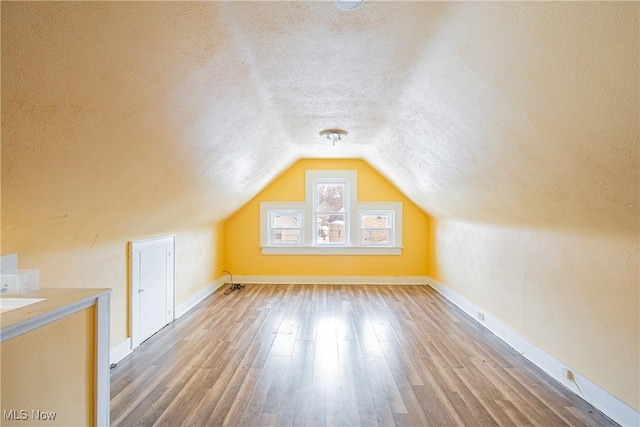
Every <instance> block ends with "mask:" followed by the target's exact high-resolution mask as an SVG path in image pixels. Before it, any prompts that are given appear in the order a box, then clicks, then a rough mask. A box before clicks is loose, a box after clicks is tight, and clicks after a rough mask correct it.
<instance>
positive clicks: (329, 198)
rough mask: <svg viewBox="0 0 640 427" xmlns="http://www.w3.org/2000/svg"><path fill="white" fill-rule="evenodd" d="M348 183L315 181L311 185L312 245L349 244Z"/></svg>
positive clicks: (341, 181)
mask: <svg viewBox="0 0 640 427" xmlns="http://www.w3.org/2000/svg"><path fill="white" fill-rule="evenodd" d="M348 194H349V191H348V181H346V180H338V181H336V180H326V179H317V180H315V181H314V183H313V217H314V219H315V222H314V233H313V235H314V237H315V240H314V244H317V245H346V244H348V243H349V239H348V238H347V236H348V234H347V233H348V229H347V225H348V221H347V220H346V218H347V217H348V215H349V211H348V209H347V207H346V204H345V199H347V198H348Z"/></svg>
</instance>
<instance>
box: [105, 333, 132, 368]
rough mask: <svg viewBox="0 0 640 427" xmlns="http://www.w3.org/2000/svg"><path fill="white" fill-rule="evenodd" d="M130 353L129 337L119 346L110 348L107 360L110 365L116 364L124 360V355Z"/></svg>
mask: <svg viewBox="0 0 640 427" xmlns="http://www.w3.org/2000/svg"><path fill="white" fill-rule="evenodd" d="M131 351H132V348H131V337H129V338H127V339H126V340H124V341H122V342H121V343H120V344H118V345H116V346H115V347H112V348H111V351H110V357H109V360H110V361H111V363H118V362H119V361H121V360H122V359H124V357H125V356H126V355H128V354H129V353H131Z"/></svg>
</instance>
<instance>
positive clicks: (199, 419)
mask: <svg viewBox="0 0 640 427" xmlns="http://www.w3.org/2000/svg"><path fill="white" fill-rule="evenodd" d="M222 291H223V290H219V291H216V292H215V293H214V294H213V295H212V296H211V297H209V298H208V299H206V300H205V301H203V302H202V303H200V304H199V305H198V306H197V307H196V308H195V309H194V310H192V311H191V312H190V313H188V314H186V315H184V316H183V317H181V318H180V319H178V320H177V321H176V322H173V323H172V324H170V325H169V326H167V327H166V328H164V329H163V330H162V331H160V332H158V333H157V334H156V335H154V336H153V337H151V338H150V339H149V340H147V341H146V342H145V343H143V344H142V345H141V346H140V347H138V348H137V349H136V350H135V351H134V352H133V353H132V354H130V355H129V356H127V357H126V358H125V359H123V360H122V361H120V362H119V363H118V365H117V367H116V368H115V369H113V370H112V372H111V381H112V383H111V420H112V425H113V426H152V425H159V426H160V425H162V426H209V425H210V426H214V425H215V426H217V425H229V426H266V425H269V426H291V425H295V426H532V425H536V426H566V425H576V426H607V425H615V424H614V423H613V422H612V421H611V420H609V419H608V418H606V417H604V416H603V415H602V414H600V413H599V412H597V411H596V410H595V409H594V408H593V407H592V406H590V405H589V404H587V403H586V402H585V401H583V400H582V399H580V398H578V397H577V396H575V395H573V394H572V393H570V392H569V391H568V390H566V389H565V388H564V387H563V386H562V385H560V384H558V383H557V382H556V381H555V380H553V379H551V378H550V377H549V376H547V375H546V374H545V373H544V372H542V371H541V370H540V369H538V368H537V367H536V366H534V365H533V364H531V363H530V362H529V361H527V360H526V359H524V358H523V357H522V356H521V355H520V354H518V353H517V352H515V351H514V350H513V349H511V348H510V347H508V346H507V345H506V344H504V343H503V342H502V341H501V340H499V339H498V338H497V337H495V336H494V335H493V334H492V333H490V332H488V331H487V330H486V329H484V328H483V327H482V326H480V325H479V324H478V323H476V322H475V321H474V320H472V319H471V318H469V317H468V316H466V315H465V314H464V313H463V312H461V311H460V310H459V309H458V308H457V307H455V306H453V305H451V304H450V303H449V302H447V301H446V300H445V299H443V298H442V297H441V296H440V295H439V294H438V293H437V292H435V291H434V290H433V289H431V288H430V287H428V286H379V285H375V286H373V285H372V286H367V285H363V286H340V285H247V286H246V288H244V289H242V290H239V291H235V292H233V293H232V294H230V295H228V296H225V295H223V292H222Z"/></svg>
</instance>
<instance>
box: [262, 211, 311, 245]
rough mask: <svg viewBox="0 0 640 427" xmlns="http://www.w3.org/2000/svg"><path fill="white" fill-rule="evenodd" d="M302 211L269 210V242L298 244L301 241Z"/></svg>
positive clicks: (273, 243) (274, 243)
mask: <svg viewBox="0 0 640 427" xmlns="http://www.w3.org/2000/svg"><path fill="white" fill-rule="evenodd" d="M302 218H303V211H277V210H274V211H269V243H270V244H272V245H299V244H301V243H302Z"/></svg>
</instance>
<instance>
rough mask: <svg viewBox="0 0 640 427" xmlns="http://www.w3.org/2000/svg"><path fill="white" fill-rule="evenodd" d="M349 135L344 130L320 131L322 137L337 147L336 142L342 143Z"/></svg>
mask: <svg viewBox="0 0 640 427" xmlns="http://www.w3.org/2000/svg"><path fill="white" fill-rule="evenodd" d="M348 133H349V132H347V131H346V130H342V129H325V130H322V131H320V136H321V137H322V138H324V139H326V140H327V141H331V142H332V143H333V145H336V142H338V141H341V140H342V139H343V138H344V137H345V136H347V134H348Z"/></svg>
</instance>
